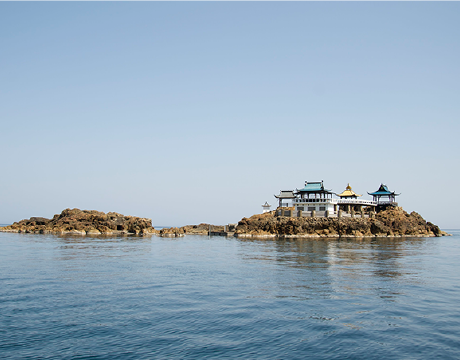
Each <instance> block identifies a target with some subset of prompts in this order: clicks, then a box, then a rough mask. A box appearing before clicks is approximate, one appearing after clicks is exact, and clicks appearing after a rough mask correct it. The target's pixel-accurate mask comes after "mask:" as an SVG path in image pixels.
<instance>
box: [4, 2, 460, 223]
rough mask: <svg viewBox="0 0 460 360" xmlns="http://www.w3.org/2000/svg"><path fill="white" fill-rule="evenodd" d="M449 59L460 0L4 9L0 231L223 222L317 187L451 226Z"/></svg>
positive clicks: (453, 66) (456, 71) (459, 108)
mask: <svg viewBox="0 0 460 360" xmlns="http://www.w3.org/2000/svg"><path fill="white" fill-rule="evenodd" d="M459 64H460V3H445V2H444V3H432V2H430V3H424V2H423V3H420V2H418V3H413V2H406V3H394V2H388V3H381V2H379V3H361V2H353V3H337V2H327V3H311V2H303V3H299V2H290V3H280V2H276V3H273V2H265V3H260V2H251V3H244V2H216V3H208V2H201V3H177V2H174V3H156V2H154V3H144V2H140V3H139V2H137V3H118V2H116V3H105V2H102V3H87V2H83V3H53V2H51V3H4V2H2V3H0V119H1V128H0V129H1V134H2V136H1V141H0V151H1V154H2V160H3V161H2V172H1V174H2V176H1V180H0V223H11V222H13V221H16V220H20V219H22V218H28V217H30V216H47V217H51V216H53V215H54V214H55V213H59V212H60V211H61V210H62V209H64V208H67V207H70V208H73V207H78V208H82V209H96V210H101V211H117V212H121V213H124V214H130V215H137V216H143V217H151V218H152V219H153V223H154V224H157V225H185V224H192V223H199V222H211V223H216V224H223V223H229V222H237V221H238V220H239V219H241V218H242V217H243V216H250V215H252V214H254V213H257V212H261V210H262V208H261V204H263V203H264V202H265V201H269V203H271V204H273V205H274V204H276V201H275V199H274V197H273V195H274V194H277V193H278V192H279V190H281V189H295V188H296V187H297V188H300V187H302V186H303V184H304V181H305V180H308V181H318V180H324V182H325V185H326V187H328V188H332V190H333V191H336V192H341V191H342V190H343V189H344V188H345V186H346V185H347V183H348V182H350V183H351V185H352V186H353V189H354V190H355V191H356V192H358V193H361V194H366V192H367V191H369V192H371V191H374V190H376V189H377V188H378V186H379V184H380V183H381V182H383V183H385V184H387V185H388V186H389V187H390V189H391V190H395V191H396V192H401V193H402V195H401V196H400V197H399V198H398V200H399V203H400V204H401V205H402V206H403V207H404V208H405V209H406V210H408V211H412V210H416V211H418V212H419V213H420V214H421V215H422V216H424V217H425V218H426V219H427V220H430V221H432V222H434V223H436V224H438V225H440V226H441V227H443V228H460V221H459V220H458V219H459V216H458V213H457V208H458V204H459V203H460V195H459V193H460V189H459V181H458V179H459V175H460V171H459V160H460V159H459V158H460V146H459V141H458V137H459V133H460V101H459V100H460V99H459V98H460V67H459ZM366 197H367V196H366Z"/></svg>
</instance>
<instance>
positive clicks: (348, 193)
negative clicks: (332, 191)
mask: <svg viewBox="0 0 460 360" xmlns="http://www.w3.org/2000/svg"><path fill="white" fill-rule="evenodd" d="M337 196H340V197H351V196H356V197H358V196H362V195H359V194H357V193H355V192H354V191H353V190H351V186H350V184H348V186H347V187H346V189H345V191H344V192H343V193H341V194H337Z"/></svg>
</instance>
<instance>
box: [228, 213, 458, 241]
mask: <svg viewBox="0 0 460 360" xmlns="http://www.w3.org/2000/svg"><path fill="white" fill-rule="evenodd" d="M444 235H449V234H447V233H446V232H444V231H441V230H440V229H439V227H438V226H436V225H434V224H432V223H430V222H427V221H425V220H424V219H423V218H422V217H421V216H420V215H419V214H418V213H416V212H415V211H414V212H411V213H410V214H408V213H407V212H406V211H404V210H403V209H402V208H401V207H389V208H388V209H387V210H384V211H380V212H378V213H377V214H376V215H375V217H362V218H359V217H354V218H351V217H344V218H328V217H281V216H276V211H271V212H267V213H265V214H260V215H253V216H251V217H250V218H243V219H242V220H241V221H240V222H239V223H238V226H237V228H236V231H235V236H237V237H381V236H385V237H401V236H410V237H430V236H444Z"/></svg>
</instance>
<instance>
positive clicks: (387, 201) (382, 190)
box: [368, 184, 401, 210]
mask: <svg viewBox="0 0 460 360" xmlns="http://www.w3.org/2000/svg"><path fill="white" fill-rule="evenodd" d="M368 194H369V195H372V198H373V200H374V201H375V202H376V203H377V207H378V209H379V210H381V209H382V208H386V207H388V206H398V203H397V202H396V201H395V199H396V196H399V195H401V194H396V193H395V192H394V191H390V190H388V186H386V185H384V184H380V187H379V189H378V190H377V191H374V192H372V193H370V192H368Z"/></svg>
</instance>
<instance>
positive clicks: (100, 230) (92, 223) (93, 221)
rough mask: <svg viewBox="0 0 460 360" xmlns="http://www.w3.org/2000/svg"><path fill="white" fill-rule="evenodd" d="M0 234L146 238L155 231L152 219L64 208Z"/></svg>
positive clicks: (19, 223)
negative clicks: (48, 217) (114, 235)
mask: <svg viewBox="0 0 460 360" xmlns="http://www.w3.org/2000/svg"><path fill="white" fill-rule="evenodd" d="M0 231H9V232H11V231H13V232H26V233H42V234H43V233H45V234H46V233H55V234H69V235H100V234H103V235H112V234H138V235H147V234H153V233H155V232H156V230H155V229H154V228H153V227H152V220H151V219H146V218H140V217H136V216H125V215H122V214H118V213H116V212H109V213H107V214H106V213H103V212H100V211H96V210H79V209H65V210H64V211H62V212H61V213H60V214H56V215H54V217H53V218H52V219H46V218H42V217H31V218H30V219H26V220H21V221H19V222H15V223H14V224H12V225H10V226H6V227H3V228H0Z"/></svg>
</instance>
